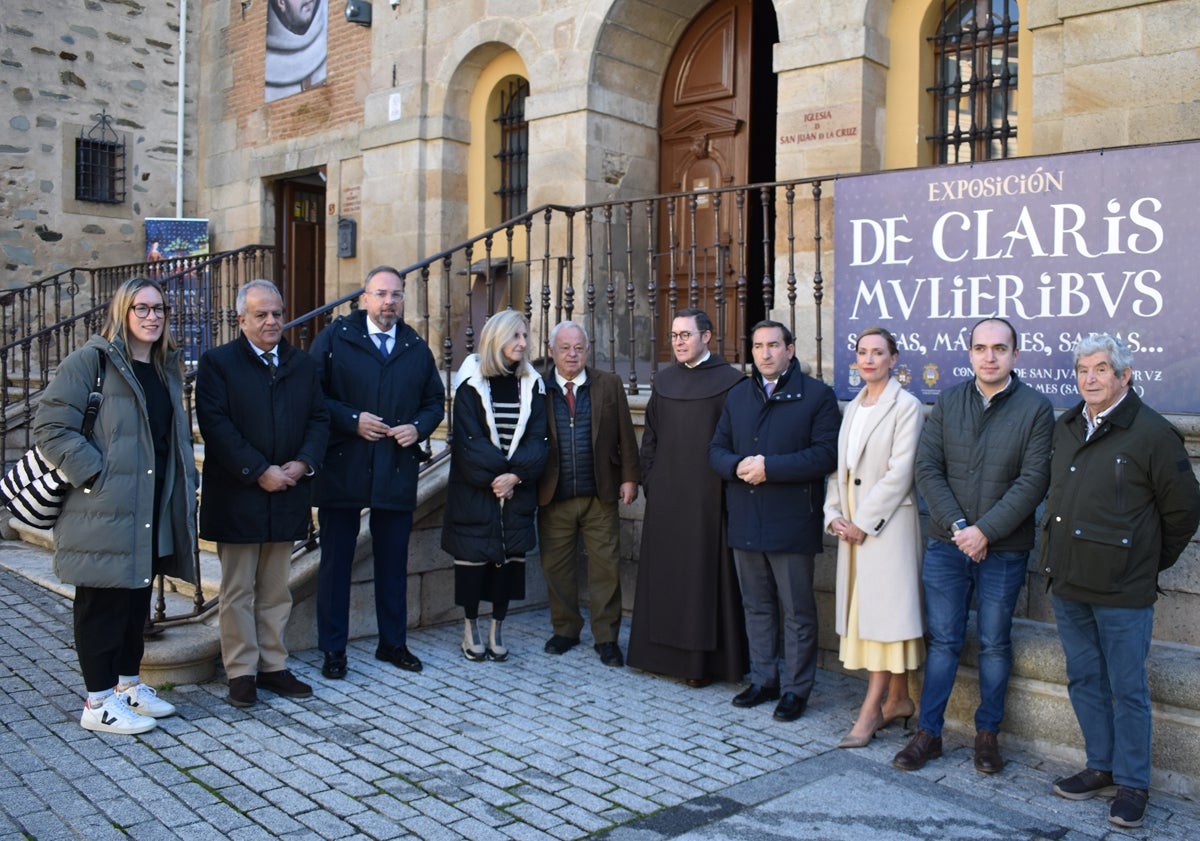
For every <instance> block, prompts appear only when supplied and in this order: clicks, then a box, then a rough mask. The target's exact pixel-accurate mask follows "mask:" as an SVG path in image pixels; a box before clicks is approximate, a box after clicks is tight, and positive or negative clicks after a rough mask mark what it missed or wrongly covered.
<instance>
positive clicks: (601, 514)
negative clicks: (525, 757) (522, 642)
mask: <svg viewBox="0 0 1200 841" xmlns="http://www.w3.org/2000/svg"><path fill="white" fill-rule="evenodd" d="M587 352H588V337H587V333H586V332H585V331H584V329H583V327H582V326H580V325H578V324H576V323H575V322H574V321H563V322H560V323H559V324H557V325H555V327H554V329H553V330H551V331H550V356H551V357H552V358H553V360H554V368H553V370H551V371H549V372H547V373H546V376H545V380H546V417H547V420H548V424H547V426H548V430H549V435H550V442H549V448H550V452H549V457H548V459H547V461H546V469H545V471H544V472H543V473H542V478H541V479H540V480H539V481H538V503H539V504H540V505H541V510H540V511H539V512H538V545H539V548H540V549H541V556H542V572H543V573H544V574H545V576H546V589H547V591H548V594H549V598H550V621H551V624H552V626H553V629H554V633H553V635H552V636H551V637H550V639H549V640H547V641H546V652H547V653H549V654H563V653H565V652H566V651H568V650H569V649H571V648H573V647H574V646H576V645H578V644H579V632H580V630H581V629H582V628H583V614H581V613H580V611H579V583H578V578H577V575H576V551H575V550H576V546H577V544H578V542H579V538H580V537H581V536H582V537H583V543H584V547H585V548H586V549H587V576H588V598H589V600H590V602H591V614H592V638H593V640H594V644H593V647H594V648H595V650H596V653H597V654H599V655H600V660H601V662H603V663H604V665H606V666H622V665H624V662H625V660H624V657H623V656H622V654H621V648H620V645H619V644H618V643H617V637H618V635H619V633H620V628H621V570H620V565H621V515H620V511H619V509H618V508H617V502H618V500H619V501H620V502H621V503H622V504H624V505H629V504H631V503H632V502H633V501H634V500H635V499H637V483H638V447H637V433H635V432H634V430H633V420H632V418H630V416H629V403H628V401H627V400H626V399H625V389H624V388H623V387H622V385H621V378H620V377H618V376H617V375H616V374H612V373H609V372H607V371H598V370H596V369H594V368H591V367H590V366H587V365H585V364H584V362H585V360H586V359H587Z"/></svg>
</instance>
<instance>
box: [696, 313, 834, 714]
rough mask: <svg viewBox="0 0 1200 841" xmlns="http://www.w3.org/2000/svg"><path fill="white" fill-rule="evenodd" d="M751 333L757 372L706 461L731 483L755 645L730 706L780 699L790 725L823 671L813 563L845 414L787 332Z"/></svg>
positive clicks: (733, 535) (733, 400)
mask: <svg viewBox="0 0 1200 841" xmlns="http://www.w3.org/2000/svg"><path fill="white" fill-rule="evenodd" d="M752 335H753V345H752V350H753V353H754V369H755V373H754V375H753V376H751V377H749V378H747V379H746V380H745V381H744V382H741V383H739V384H738V385H735V386H734V387H733V388H732V389H730V390H729V396H728V398H726V400H725V408H724V409H723V410H722V412H721V420H720V421H718V423H717V430H716V432H715V433H714V434H713V439H712V443H711V444H710V445H709V448H708V463H709V464H710V465H711V466H712V468H713V470H715V471H716V472H717V475H719V476H720V477H721V478H722V479H724V480H725V499H726V502H727V504H728V507H729V545H730V547H732V549H733V559H734V563H735V564H736V566H737V573H738V583H739V584H740V585H741V589H742V604H743V607H744V608H745V613H746V636H747V637H748V638H749V641H750V686H749V688H747V689H746V690H744V691H743V692H741V693H740V694H738V695H737V696H736V697H735V698H734V699H733V704H734V706H738V707H754V706H757V705H758V704H760V703H762V702H764V701H767V700H773V699H774V698H779V703H778V704H777V705H776V707H775V714H774V715H775V718H776V719H778V720H780V721H792V720H794V719H796V718H799V717H800V716H801V715H802V714H803V713H804V709H805V707H806V706H807V705H808V696H809V694H810V693H811V692H812V686H813V679H814V678H815V676H816V671H817V605H816V600H815V598H814V596H813V557H814V556H815V555H816V554H817V553H818V552H820V551H821V543H822V536H821V535H822V520H823V512H822V508H823V506H824V504H825V477H826V476H827V475H829V474H830V473H832V472H833V470H834V469H835V468H836V467H837V439H838V427H839V426H840V424H841V415H840V414H839V413H838V406H837V398H836V397H834V394H833V389H831V388H830V387H829V386H827V385H825V384H824V383H822V382H821V381H820V380H816V379H813V378H812V377H809V376H807V375H805V374H804V373H802V372H801V371H800V365H799V363H798V362H796V360H795V358H794V356H795V350H796V349H795V343H794V341H793V339H792V333H791V331H790V330H788V328H787V327H785V326H784V325H782V324H780V323H779V322H777V321H761V322H759V323H758V324H756V325H755V326H754V330H753V333H752ZM780 604H782V613H783V615H782V624H783V655H784V668H783V671H782V672H780V669H779V664H778V639H779V625H780V619H781V617H780V616H779V612H780V608H779V605H780Z"/></svg>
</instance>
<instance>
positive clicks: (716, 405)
mask: <svg viewBox="0 0 1200 841" xmlns="http://www.w3.org/2000/svg"><path fill="white" fill-rule="evenodd" d="M711 338H712V321H711V319H709V317H708V315H707V314H706V313H704V312H703V311H702V310H698V309H685V310H680V311H679V312H678V313H677V314H676V316H675V319H674V321H673V322H672V323H671V346H672V350H673V351H674V353H675V361H676V364H674V365H671V366H668V367H666V368H664V369H662V370H660V371H659V372H658V374H657V376H656V377H655V380H654V391H653V392H652V393H651V394H650V402H649V404H648V405H647V407H646V426H645V429H644V430H643V432H642V451H641V460H642V488H643V489H644V491H645V494H646V510H645V515H644V521H643V524H642V547H641V554H640V557H639V559H638V580H637V593H636V594H635V595H634V603H633V618H632V621H631V625H630V632H629V656H628V658H627V660H628V663H629V665H631V666H633V667H635V668H638V669H644V670H646V671H649V672H657V673H659V674H666V675H672V676H674V677H679V678H683V679H685V680H686V681H687V682H688V685H689V686H706V685H708V684H709V683H711V682H712V680H713V678H717V679H719V680H726V681H739V680H741V679H742V675H744V674H745V673H746V659H747V658H746V631H745V625H744V619H743V616H742V594H741V592H740V591H739V590H738V585H737V577H736V574H735V573H734V569H733V560H732V558H731V557H730V553H729V548H728V547H727V546H726V542H725V517H724V512H723V508H724V506H723V504H722V494H721V479H720V477H718V476H717V474H715V473H713V471H712V470H711V469H710V468H709V466H708V460H707V458H706V454H707V452H708V444H709V441H710V440H712V434H713V430H714V429H716V426H717V419H718V418H719V417H720V416H721V408H722V406H724V405H725V395H726V393H727V392H728V391H729V389H731V388H733V387H734V386H735V385H737V384H738V383H739V382H741V381H742V380H743V379H745V376H744V375H743V374H742V373H741V372H740V371H738V370H737V369H735V368H733V367H732V366H730V365H728V364H727V363H726V362H725V361H724V360H722V359H718V358H717V357H715V356H713V355H712V354H711V353H709V350H708V342H709V340H710V339H711Z"/></svg>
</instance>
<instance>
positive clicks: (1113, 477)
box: [1039, 333, 1200, 828]
mask: <svg viewBox="0 0 1200 841" xmlns="http://www.w3.org/2000/svg"><path fill="white" fill-rule="evenodd" d="M1074 355H1075V377H1076V381H1077V382H1078V384H1079V394H1080V395H1081V396H1082V397H1083V400H1082V401H1081V402H1080V403H1079V404H1077V405H1076V406H1075V407H1074V408H1072V409H1069V410H1067V411H1066V412H1065V413H1064V414H1063V416H1062V417H1061V418H1059V419H1058V423H1056V424H1055V426H1054V450H1053V455H1052V456H1051V460H1050V495H1049V497H1048V498H1047V499H1046V510H1045V513H1044V514H1043V515H1042V527H1041V545H1040V547H1039V552H1040V561H1041V563H1040V566H1041V567H1042V572H1044V573H1045V574H1046V576H1047V577H1048V579H1049V582H1050V585H1051V588H1052V591H1053V602H1054V616H1055V619H1057V621H1058V635H1059V636H1060V637H1061V638H1062V646H1063V653H1064V654H1066V658H1067V678H1068V684H1067V692H1068V693H1069V694H1070V696H1071V706H1072V707H1074V709H1075V717H1076V718H1077V719H1079V728H1080V730H1082V731H1083V742H1084V748H1085V750H1086V753H1087V767H1086V768H1084V770H1082V771H1080V772H1079V773H1078V774H1074V775H1072V776H1070V777H1065V778H1063V779H1060V780H1058V781H1056V782H1055V784H1054V793H1055V794H1057V795H1059V796H1060V797H1065V798H1067V799H1068V800H1087V799H1088V798H1091V797H1095V796H1096V795H1098V794H1116V797H1115V798H1114V799H1113V802H1112V806H1111V807H1110V809H1109V818H1108V819H1109V820H1110V821H1111V822H1112V823H1114V824H1116V825H1117V826H1123V827H1130V828H1132V827H1138V826H1141V825H1142V819H1143V816H1144V815H1145V812H1146V801H1147V800H1148V799H1149V788H1150V736H1151V715H1150V710H1151V708H1150V686H1149V683H1148V681H1147V678H1146V658H1147V657H1148V656H1149V655H1150V639H1151V636H1152V633H1153V630H1154V602H1155V600H1156V599H1157V597H1158V592H1157V590H1158V575H1159V573H1161V572H1162V571H1163V570H1165V569H1168V568H1170V567H1171V566H1173V565H1174V564H1175V561H1176V560H1178V559H1179V556H1180V554H1181V553H1182V552H1183V550H1184V549H1185V548H1187V545H1188V541H1190V540H1191V539H1192V536H1193V535H1194V534H1195V533H1196V526H1197V524H1200V487H1197V483H1196V474H1195V472H1194V471H1193V470H1192V463H1191V461H1190V460H1189V459H1188V454H1187V450H1186V449H1185V448H1184V445H1183V438H1182V437H1181V436H1180V435H1179V433H1178V432H1177V431H1176V430H1175V428H1174V427H1173V426H1171V424H1170V422H1168V421H1167V419H1166V418H1164V417H1163V416H1162V415H1160V414H1158V412H1156V411H1154V410H1153V409H1151V408H1150V407H1149V406H1147V405H1146V404H1145V403H1143V402H1142V400H1141V398H1140V397H1138V395H1137V393H1136V392H1134V391H1133V390H1131V389H1130V387H1129V381H1130V379H1131V377H1132V374H1133V353H1132V351H1130V349H1129V346H1128V345H1127V344H1125V342H1123V341H1121V340H1120V339H1117V338H1115V337H1113V336H1110V335H1108V334H1106V333H1093V334H1091V335H1088V336H1085V337H1084V338H1082V339H1080V340H1079V342H1078V343H1077V344H1076V345H1075V352H1074Z"/></svg>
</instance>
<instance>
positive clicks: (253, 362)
mask: <svg viewBox="0 0 1200 841" xmlns="http://www.w3.org/2000/svg"><path fill="white" fill-rule="evenodd" d="M237 313H238V323H239V324H240V325H241V328H242V335H241V336H240V337H239V338H237V339H234V340H233V341H232V342H229V343H228V344H225V345H222V346H221V347H218V348H214V349H212V350H210V351H208V352H207V353H205V354H204V356H203V357H202V358H201V359H200V366H199V368H198V370H197V372H196V419H197V421H198V422H199V425H200V434H201V436H202V437H203V438H204V452H205V458H204V482H203V486H202V488H203V492H202V495H201V502H200V537H201V538H203V539H206V540H213V541H216V543H217V554H218V556H220V559H221V603H220V613H219V619H220V627H221V656H222V658H223V660H224V662H225V672H226V674H227V675H228V677H229V701H230V703H232V704H233V705H234V706H238V707H247V706H251V705H252V704H254V703H255V702H256V701H257V700H258V693H257V689H260V688H261V689H267V690H270V691H273V692H275V693H277V694H280V695H286V696H288V697H291V698H307V697H309V696H311V695H312V687H310V686H309V685H308V684H306V683H302V682H301V681H299V680H297V679H296V678H295V677H294V676H293V675H292V673H291V672H290V671H289V670H288V668H287V655H288V652H287V647H286V646H285V645H284V642H283V635H284V629H285V628H286V627H287V621H288V616H289V615H290V614H291V611H292V594H291V590H290V589H289V587H288V573H289V571H290V569H291V561H292V544H293V543H294V542H295V541H297V540H303V539H304V538H306V537H307V536H308V530H309V526H310V525H311V523H312V484H311V482H310V481H309V479H310V477H312V476H313V475H314V474H315V473H316V471H317V470H318V468H319V467H320V465H321V459H322V457H323V456H324V454H325V443H326V440H327V439H328V436H329V412H328V411H327V410H326V409H325V402H324V401H323V400H322V399H321V385H320V382H319V381H318V380H317V369H316V366H315V365H314V364H313V361H312V359H311V358H310V357H309V356H308V355H307V354H305V353H302V352H300V351H298V350H296V349H295V348H293V347H292V346H291V345H290V344H288V343H287V341H286V340H285V339H284V338H283V299H282V298H281V297H280V295H279V290H278V289H276V288H275V285H274V284H273V283H271V282H270V281H268V280H252V281H250V282H249V283H247V284H246V285H245V286H243V287H242V288H241V289H239V290H238V297H237Z"/></svg>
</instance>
